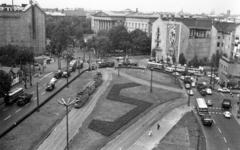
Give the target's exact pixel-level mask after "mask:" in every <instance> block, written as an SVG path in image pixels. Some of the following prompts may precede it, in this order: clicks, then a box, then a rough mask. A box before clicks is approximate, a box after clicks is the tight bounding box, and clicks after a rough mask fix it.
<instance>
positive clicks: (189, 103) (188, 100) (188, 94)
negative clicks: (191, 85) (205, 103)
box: [188, 90, 190, 106]
mask: <svg viewBox="0 0 240 150" xmlns="http://www.w3.org/2000/svg"><path fill="white" fill-rule="evenodd" d="M188 106H190V90H188Z"/></svg>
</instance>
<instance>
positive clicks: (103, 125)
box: [88, 83, 152, 136]
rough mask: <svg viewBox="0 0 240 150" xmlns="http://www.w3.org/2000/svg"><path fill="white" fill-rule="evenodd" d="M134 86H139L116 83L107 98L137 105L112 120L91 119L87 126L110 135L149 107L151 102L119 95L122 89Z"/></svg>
mask: <svg viewBox="0 0 240 150" xmlns="http://www.w3.org/2000/svg"><path fill="white" fill-rule="evenodd" d="M134 86H139V84H136V83H126V84H116V85H114V86H113V87H112V89H111V90H110V91H109V93H108V95H107V99H109V100H113V101H118V102H122V103H127V104H132V105H136V106H137V107H135V108H134V109H132V110H131V111H129V112H128V113H126V114H125V115H123V116H121V117H120V118H118V119H116V120H115V121H114V122H109V121H102V120H95V119H94V120H92V121H91V123H90V124H89V126H88V128H89V129H92V130H94V131H96V132H99V133H101V134H102V135H104V136H110V135H111V134H113V133H114V132H116V131H117V130H118V129H120V128H121V127H123V126H124V125H125V124H127V123H128V122H129V121H131V120H132V119H133V118H135V117H137V116H138V115H139V114H140V113H142V112H144V111H145V110H146V109H147V108H149V107H150V106H151V105H152V103H148V102H145V101H141V100H137V99H134V98H129V97H125V96H121V95H119V94H120V91H121V90H122V89H124V88H129V87H134Z"/></svg>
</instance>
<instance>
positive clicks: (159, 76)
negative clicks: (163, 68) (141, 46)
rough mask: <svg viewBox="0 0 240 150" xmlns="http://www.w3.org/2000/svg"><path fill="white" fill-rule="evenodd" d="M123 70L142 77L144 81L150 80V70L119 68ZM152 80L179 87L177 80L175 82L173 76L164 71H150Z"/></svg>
mask: <svg viewBox="0 0 240 150" xmlns="http://www.w3.org/2000/svg"><path fill="white" fill-rule="evenodd" d="M122 71H123V72H125V73H127V74H129V75H131V76H134V77H136V78H139V79H143V80H146V81H150V80H151V71H150V70H148V69H147V70H146V71H145V70H138V69H121V72H122ZM152 80H153V82H155V83H158V84H163V85H168V86H173V87H177V88H180V85H179V83H178V82H175V77H174V76H172V75H169V74H166V73H161V72H156V71H153V73H152Z"/></svg>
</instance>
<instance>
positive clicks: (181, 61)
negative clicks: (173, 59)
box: [179, 53, 187, 65]
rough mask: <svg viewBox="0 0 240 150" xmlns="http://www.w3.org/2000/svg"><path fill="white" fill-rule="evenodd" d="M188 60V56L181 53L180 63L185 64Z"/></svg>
mask: <svg viewBox="0 0 240 150" xmlns="http://www.w3.org/2000/svg"><path fill="white" fill-rule="evenodd" d="M186 62H187V60H186V58H185V57H184V54H183V53H181V54H180V55H179V63H180V64H181V65H185V64H186Z"/></svg>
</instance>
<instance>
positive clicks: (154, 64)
mask: <svg viewBox="0 0 240 150" xmlns="http://www.w3.org/2000/svg"><path fill="white" fill-rule="evenodd" d="M147 67H148V68H151V67H152V68H153V69H159V70H163V68H164V65H163V64H160V63H154V62H148V63H147Z"/></svg>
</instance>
